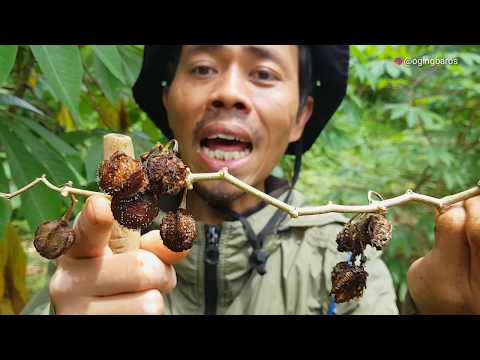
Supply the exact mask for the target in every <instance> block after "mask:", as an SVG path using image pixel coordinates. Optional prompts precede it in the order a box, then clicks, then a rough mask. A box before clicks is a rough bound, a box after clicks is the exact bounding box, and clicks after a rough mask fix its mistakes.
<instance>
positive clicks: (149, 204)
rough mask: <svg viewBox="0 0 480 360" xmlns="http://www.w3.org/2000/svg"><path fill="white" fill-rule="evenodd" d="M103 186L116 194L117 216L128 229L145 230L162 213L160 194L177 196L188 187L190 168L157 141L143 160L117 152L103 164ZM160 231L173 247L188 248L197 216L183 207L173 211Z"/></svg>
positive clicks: (172, 151)
mask: <svg viewBox="0 0 480 360" xmlns="http://www.w3.org/2000/svg"><path fill="white" fill-rule="evenodd" d="M99 186H100V188H101V189H102V190H103V191H104V192H105V193H107V194H109V195H111V196H112V202H111V208H112V213H113V217H114V218H115V220H117V222H118V223H119V224H120V225H122V226H124V227H126V228H128V229H134V230H143V229H146V228H148V227H149V226H150V224H151V223H152V222H153V220H154V219H155V218H156V217H157V216H158V213H159V211H160V207H159V196H160V195H171V196H174V195H178V194H179V193H180V192H181V191H184V190H185V189H186V186H187V168H186V166H185V165H184V163H183V162H182V160H181V159H180V158H179V157H178V154H177V153H176V151H174V150H172V149H170V147H169V146H168V145H167V146H162V145H160V144H158V145H156V146H155V147H154V148H153V149H152V150H150V151H149V152H147V153H145V154H143V155H142V156H141V157H140V160H135V159H133V158H131V157H130V156H128V155H126V154H124V153H122V152H115V153H114V154H113V155H112V156H111V157H110V159H107V160H104V161H103V163H102V164H101V166H100V168H99ZM160 234H161V237H162V240H163V243H164V245H165V246H166V247H168V248H169V249H170V250H172V251H175V252H182V251H185V250H188V249H190V248H191V247H192V244H193V241H194V240H195V238H196V237H197V230H196V224H195V220H194V219H193V217H192V216H191V215H190V214H189V213H188V212H187V211H186V210H185V209H183V208H179V209H177V210H176V211H170V212H168V213H167V214H166V215H165V217H164V218H163V220H162V223H161V225H160Z"/></svg>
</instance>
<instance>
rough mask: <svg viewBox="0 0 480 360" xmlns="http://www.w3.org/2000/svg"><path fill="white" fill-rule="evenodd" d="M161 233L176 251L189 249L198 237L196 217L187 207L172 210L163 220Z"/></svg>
mask: <svg viewBox="0 0 480 360" xmlns="http://www.w3.org/2000/svg"><path fill="white" fill-rule="evenodd" d="M160 235H161V237H162V240H163V243H164V244H165V246H166V247H167V248H169V249H170V250H172V251H175V252H182V251H185V250H188V249H190V248H191V247H192V245H193V241H194V240H195V239H196V237H197V227H196V224H195V219H194V218H193V216H191V215H190V214H189V213H188V212H187V211H186V210H185V209H178V210H177V211H170V212H169V213H168V214H167V215H165V217H164V218H163V220H162V224H161V225H160Z"/></svg>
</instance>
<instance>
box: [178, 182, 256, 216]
mask: <svg viewBox="0 0 480 360" xmlns="http://www.w3.org/2000/svg"><path fill="white" fill-rule="evenodd" d="M255 188H256V189H258V190H260V191H262V192H265V183H262V185H261V186H255ZM261 202H262V201H261V200H260V199H258V198H257V197H255V196H253V195H250V194H247V193H245V194H243V195H242V196H240V197H239V198H238V199H236V200H234V201H233V202H232V204H231V205H230V206H229V208H230V210H233V211H235V212H236V213H239V214H244V213H247V212H249V211H251V210H253V209H255V208H257V207H258V206H259V205H260V203H261ZM187 208H188V209H189V210H190V212H191V213H192V215H193V217H194V218H195V219H197V220H198V221H200V222H203V223H206V224H210V225H218V224H221V223H223V222H224V221H225V218H224V216H223V215H222V214H221V213H220V212H219V211H218V210H216V209H214V208H213V207H212V206H211V205H209V204H208V203H207V202H206V201H205V200H204V199H203V198H202V197H200V196H199V195H198V194H197V193H196V192H195V191H189V192H188V196H187Z"/></svg>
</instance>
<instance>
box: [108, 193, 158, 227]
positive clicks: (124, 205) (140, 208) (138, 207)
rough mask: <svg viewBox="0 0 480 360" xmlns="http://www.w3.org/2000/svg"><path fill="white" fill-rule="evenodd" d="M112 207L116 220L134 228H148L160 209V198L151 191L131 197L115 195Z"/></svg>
mask: <svg viewBox="0 0 480 360" xmlns="http://www.w3.org/2000/svg"><path fill="white" fill-rule="evenodd" d="M111 208H112V213H113V217H114V218H115V220H117V221H118V223H119V224H120V225H122V226H125V227H126V228H128V229H132V230H138V229H142V230H143V229H146V228H148V226H149V225H150V224H151V223H152V221H153V220H154V219H155V217H156V216H157V215H158V212H159V211H160V206H159V203H158V199H157V197H156V196H155V195H154V194H153V193H152V192H150V191H147V192H144V193H142V194H140V195H138V196H136V197H134V198H130V199H123V198H121V197H120V198H119V197H117V196H114V197H113V198H112V203H111Z"/></svg>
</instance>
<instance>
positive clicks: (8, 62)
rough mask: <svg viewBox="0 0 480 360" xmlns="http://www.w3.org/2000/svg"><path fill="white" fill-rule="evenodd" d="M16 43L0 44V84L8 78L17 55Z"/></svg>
mask: <svg viewBox="0 0 480 360" xmlns="http://www.w3.org/2000/svg"><path fill="white" fill-rule="evenodd" d="M17 49H18V46H17V45H0V86H2V85H3V83H4V82H5V81H6V80H7V79H8V75H10V71H12V68H13V65H14V64H15V58H16V56H17Z"/></svg>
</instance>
